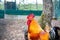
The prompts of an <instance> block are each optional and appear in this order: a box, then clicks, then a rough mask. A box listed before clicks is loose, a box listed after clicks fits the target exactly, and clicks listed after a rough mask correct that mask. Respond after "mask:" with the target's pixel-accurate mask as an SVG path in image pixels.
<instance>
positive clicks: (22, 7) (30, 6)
mask: <svg viewBox="0 0 60 40" xmlns="http://www.w3.org/2000/svg"><path fill="white" fill-rule="evenodd" d="M18 7H19V10H42V9H43V5H42V4H38V5H37V6H36V4H26V5H23V4H20V5H18Z"/></svg>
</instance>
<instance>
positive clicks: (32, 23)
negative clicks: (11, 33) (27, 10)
mask: <svg viewBox="0 0 60 40" xmlns="http://www.w3.org/2000/svg"><path fill="white" fill-rule="evenodd" d="M34 17H35V16H34V14H30V15H28V16H27V19H28V20H27V25H28V40H49V33H48V32H47V31H44V30H43V29H42V28H41V26H40V25H39V24H38V22H37V21H36V20H35V19H34Z"/></svg>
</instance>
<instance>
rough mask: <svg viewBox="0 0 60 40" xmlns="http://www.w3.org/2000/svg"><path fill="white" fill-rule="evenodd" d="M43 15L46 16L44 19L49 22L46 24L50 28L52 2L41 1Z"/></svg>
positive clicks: (50, 0)
mask: <svg viewBox="0 0 60 40" xmlns="http://www.w3.org/2000/svg"><path fill="white" fill-rule="evenodd" d="M43 14H45V15H46V17H45V19H47V20H48V21H49V22H47V21H46V20H45V21H46V22H47V23H48V24H49V25H50V26H51V19H52V16H53V3H52V0H43Z"/></svg>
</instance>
